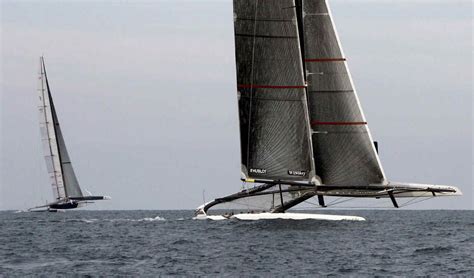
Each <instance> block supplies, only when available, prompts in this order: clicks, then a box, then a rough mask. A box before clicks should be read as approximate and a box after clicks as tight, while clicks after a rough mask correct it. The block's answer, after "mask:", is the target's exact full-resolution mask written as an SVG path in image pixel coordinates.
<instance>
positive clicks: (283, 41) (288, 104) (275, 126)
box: [234, 0, 315, 182]
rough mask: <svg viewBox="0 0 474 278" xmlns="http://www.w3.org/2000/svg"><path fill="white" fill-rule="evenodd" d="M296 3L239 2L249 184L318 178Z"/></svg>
mask: <svg viewBox="0 0 474 278" xmlns="http://www.w3.org/2000/svg"><path fill="white" fill-rule="evenodd" d="M293 6H294V2H293V1H290V0H281V1H248V0H244V1H234V27H235V56H236V64H237V93H238V98H239V119H240V138H241V140H240V142H241V155H242V176H243V178H244V179H260V180H281V181H305V182H311V181H312V180H314V178H315V171H314V161H313V158H312V155H311V150H312V145H311V140H310V127H309V124H308V113H307V111H308V107H307V102H306V90H305V89H306V85H305V82H304V77H303V64H302V57H301V51H300V44H299V38H298V35H299V34H298V28H297V26H296V24H295V23H296V21H295V18H296V12H295V9H294V8H293Z"/></svg>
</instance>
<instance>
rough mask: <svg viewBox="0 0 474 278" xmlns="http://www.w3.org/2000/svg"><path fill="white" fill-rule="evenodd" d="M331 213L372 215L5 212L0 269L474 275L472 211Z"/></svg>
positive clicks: (7, 272) (11, 272)
mask: <svg viewBox="0 0 474 278" xmlns="http://www.w3.org/2000/svg"><path fill="white" fill-rule="evenodd" d="M318 212H319V213H321V211H318ZM324 213H332V214H348V215H358V216H363V217H365V218H366V219H367V221H364V222H350V221H335V222H331V221H317V220H267V221H264V220H260V221H240V220H224V221H211V220H192V217H193V212H192V211H85V210H83V211H81V210H76V211H68V212H65V213H14V212H10V211H7V212H0V276H4V277H10V276H25V275H42V276H46V277H48V276H58V275H59V276H69V275H92V276H111V275H130V276H156V275H163V276H168V275H169V276H219V277H221V276H266V277H268V276H290V275H291V276H318V275H319V276H320V275H329V276H374V275H378V276H410V277H412V276H435V277H436V276H458V277H472V276H474V259H473V256H474V211H436V210H433V211H408V210H377V211H359V210H358V211H330V210H324Z"/></svg>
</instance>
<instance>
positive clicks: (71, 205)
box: [49, 202, 79, 210]
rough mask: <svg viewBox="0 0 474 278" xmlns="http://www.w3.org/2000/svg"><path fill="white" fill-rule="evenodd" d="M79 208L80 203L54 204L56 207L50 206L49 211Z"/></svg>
mask: <svg viewBox="0 0 474 278" xmlns="http://www.w3.org/2000/svg"><path fill="white" fill-rule="evenodd" d="M78 206H79V203H76V202H74V203H64V204H54V205H50V206H49V209H53V210H55V209H75V208H77V207H78Z"/></svg>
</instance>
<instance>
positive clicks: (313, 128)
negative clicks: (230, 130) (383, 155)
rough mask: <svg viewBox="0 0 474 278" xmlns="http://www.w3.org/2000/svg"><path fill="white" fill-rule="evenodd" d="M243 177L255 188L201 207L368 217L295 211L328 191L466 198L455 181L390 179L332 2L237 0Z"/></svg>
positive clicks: (208, 214)
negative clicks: (355, 83)
mask: <svg viewBox="0 0 474 278" xmlns="http://www.w3.org/2000/svg"><path fill="white" fill-rule="evenodd" d="M233 5H234V31H235V53H236V68H237V96H238V104H239V120H240V141H241V161H242V170H241V175H242V181H244V182H245V183H250V184H252V185H253V184H255V186H253V187H251V188H248V189H245V190H243V191H241V192H238V193H235V194H232V195H229V196H226V197H223V198H218V199H215V200H213V201H211V202H208V203H206V204H203V205H202V206H200V207H199V208H198V209H197V210H196V217H197V218H203V219H208V218H210V219H225V218H229V217H232V218H239V219H270V218H271V219H273V218H285V219H287V218H292V219H302V218H303V219H307V218H309V219H327V220H363V218H362V219H361V218H360V217H353V216H334V215H314V214H300V213H299V214H291V213H285V211H287V210H288V209H290V208H292V207H294V206H296V205H298V204H300V203H302V202H304V201H306V200H308V199H310V198H312V197H317V199H318V203H319V205H320V206H321V207H326V204H325V200H324V196H337V197H351V198H353V197H357V198H390V200H391V202H392V204H393V206H394V207H399V205H398V202H397V199H398V198H402V197H428V196H436V197H438V196H453V195H461V194H462V193H461V191H460V190H459V189H458V188H456V187H454V186H446V185H433V184H415V183H401V182H392V181H389V180H388V179H387V177H386V175H385V172H384V170H383V168H382V164H381V162H380V158H379V156H378V144H377V142H374V141H373V139H372V136H371V133H370V131H369V127H368V124H367V121H366V119H365V116H364V114H363V112H362V108H361V105H360V101H359V99H358V97H357V93H356V91H355V88H354V84H353V81H352V78H351V75H350V72H349V68H348V65H347V61H346V57H345V56H344V52H343V51H342V48H341V43H340V41H339V38H338V35H337V32H336V29H335V26H334V21H333V18H332V15H331V11H330V9H329V5H328V3H327V1H326V0H234V2H233Z"/></svg>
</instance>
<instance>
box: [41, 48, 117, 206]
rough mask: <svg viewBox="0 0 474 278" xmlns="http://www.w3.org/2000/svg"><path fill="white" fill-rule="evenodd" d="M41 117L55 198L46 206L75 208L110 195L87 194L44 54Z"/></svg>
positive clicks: (43, 138)
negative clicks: (58, 111) (68, 143)
mask: <svg viewBox="0 0 474 278" xmlns="http://www.w3.org/2000/svg"><path fill="white" fill-rule="evenodd" d="M39 74H40V76H39V89H38V92H39V102H40V104H39V106H38V110H39V118H40V131H41V141H42V144H43V151H44V158H45V162H46V168H47V171H48V173H49V177H50V180H51V186H52V189H53V194H54V197H55V199H56V200H55V202H53V203H50V204H48V205H46V206H40V207H37V208H41V207H48V208H50V209H57V208H61V209H68V208H76V207H78V205H79V204H80V203H81V202H86V201H92V200H103V199H109V198H110V197H107V196H84V195H83V193H82V191H81V188H80V187H79V182H78V181H77V178H76V174H75V173H74V169H73V167H72V164H71V159H70V158H69V154H68V152H67V148H66V143H65V142H64V137H63V134H62V132H61V127H60V125H59V120H58V116H57V114H56V108H55V107H54V102H53V98H52V95H51V90H50V86H49V82H48V77H47V74H46V66H45V64H44V58H43V57H41V58H40V72H39Z"/></svg>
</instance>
